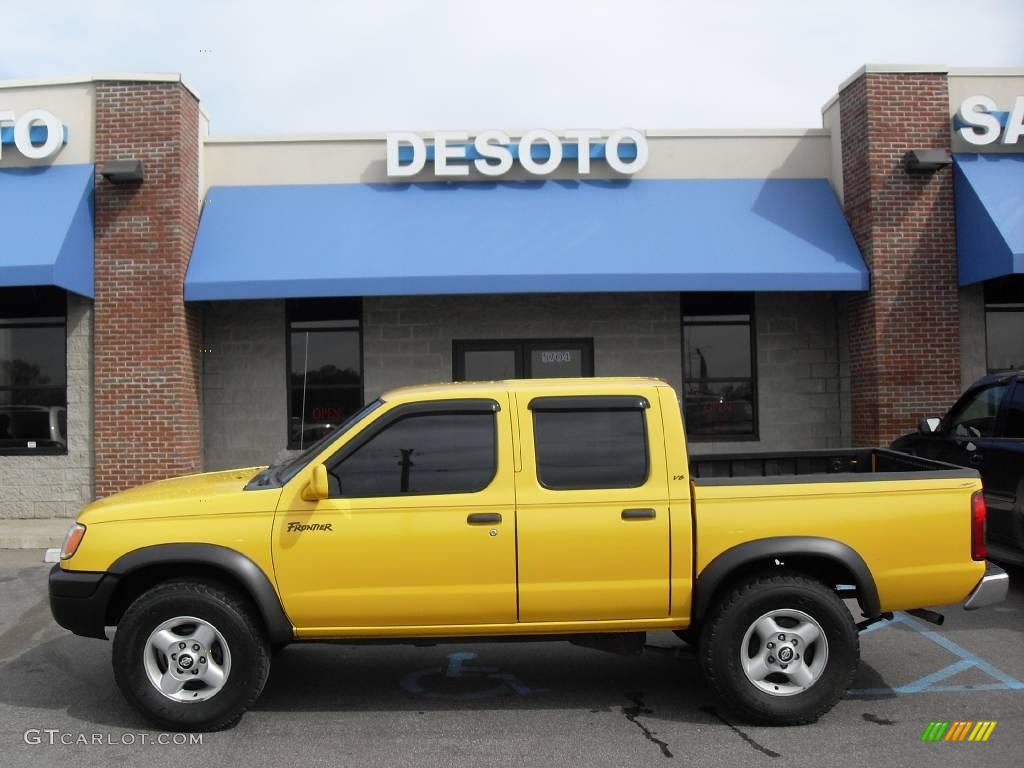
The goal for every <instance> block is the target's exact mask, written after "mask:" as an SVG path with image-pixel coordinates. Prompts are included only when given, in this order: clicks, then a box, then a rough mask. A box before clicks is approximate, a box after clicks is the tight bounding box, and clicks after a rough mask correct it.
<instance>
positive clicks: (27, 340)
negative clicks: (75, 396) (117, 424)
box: [0, 287, 67, 453]
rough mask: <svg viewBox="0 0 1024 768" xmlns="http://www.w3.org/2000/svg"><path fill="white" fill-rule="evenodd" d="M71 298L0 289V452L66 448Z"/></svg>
mask: <svg viewBox="0 0 1024 768" xmlns="http://www.w3.org/2000/svg"><path fill="white" fill-rule="evenodd" d="M66 306H67V296H66V294H65V292H64V291H63V290H61V289H59V288H49V287H38V288H0V453H2V452H4V451H5V450H6V451H12V450H13V451H17V452H19V453H20V452H25V451H29V452H30V451H38V450H48V451H50V452H62V451H64V450H66V449H67V352H66V336H67V329H66V320H65V318H66Z"/></svg>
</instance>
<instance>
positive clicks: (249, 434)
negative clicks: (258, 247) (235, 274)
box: [202, 301, 288, 470]
mask: <svg viewBox="0 0 1024 768" xmlns="http://www.w3.org/2000/svg"><path fill="white" fill-rule="evenodd" d="M202 348H203V359H202V362H203V466H204V468H205V469H207V470H215V469H229V468H232V467H245V466H256V465H260V464H266V463H268V462H270V461H272V460H273V459H274V458H275V457H276V455H277V454H278V453H279V452H280V451H281V450H283V449H284V447H285V445H287V434H286V430H287V428H288V404H287V399H286V398H287V388H286V382H287V377H286V372H285V317H284V302H283V301H230V302H210V303H207V304H204V305H203V345H202Z"/></svg>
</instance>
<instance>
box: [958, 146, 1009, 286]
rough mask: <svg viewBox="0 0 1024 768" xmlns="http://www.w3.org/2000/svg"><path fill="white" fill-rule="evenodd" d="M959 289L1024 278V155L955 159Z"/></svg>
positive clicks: (977, 156)
mask: <svg viewBox="0 0 1024 768" xmlns="http://www.w3.org/2000/svg"><path fill="white" fill-rule="evenodd" d="M953 191H954V195H955V196H956V250H957V259H958V261H959V267H960V285H970V284H971V283H977V282H980V281H982V280H988V279H989V278H993V277H1002V276H1003V275H1012V274H1020V273H1024V154H991V155H978V154H963V155H961V154H958V155H954V157H953Z"/></svg>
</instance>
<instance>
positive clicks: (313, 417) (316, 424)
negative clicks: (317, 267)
mask: <svg viewBox="0 0 1024 768" xmlns="http://www.w3.org/2000/svg"><path fill="white" fill-rule="evenodd" d="M361 314H362V310H361V307H360V305H359V303H358V301H353V300H350V299H337V300H335V299H306V300H295V301H290V302H288V318H289V320H288V360H289V371H288V400H289V406H288V413H289V419H288V447H289V448H293V449H303V448H305V447H306V446H308V445H310V444H311V443H314V442H316V441H317V440H319V439H320V438H321V437H322V436H323V435H325V434H327V433H329V432H330V431H331V430H332V429H334V428H335V427H337V426H338V424H341V423H342V422H343V421H345V420H346V419H347V418H348V417H349V416H351V415H352V414H354V413H356V412H357V411H358V410H359V409H360V408H361V407H362V403H363V366H362V352H361V339H360V321H359V318H360V316H361Z"/></svg>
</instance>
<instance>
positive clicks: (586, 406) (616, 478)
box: [530, 397, 649, 490]
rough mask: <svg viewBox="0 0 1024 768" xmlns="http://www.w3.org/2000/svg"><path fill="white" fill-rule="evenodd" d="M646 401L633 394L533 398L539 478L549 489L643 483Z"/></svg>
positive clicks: (576, 488) (636, 484) (634, 485)
mask: <svg viewBox="0 0 1024 768" xmlns="http://www.w3.org/2000/svg"><path fill="white" fill-rule="evenodd" d="M646 406H647V403H646V401H645V400H644V399H643V398H638V397H579V398H574V397H543V398H536V399H534V400H533V401H532V402H531V403H530V409H531V410H532V411H533V433H534V443H535V446H534V450H535V451H536V459H537V479H538V481H539V482H540V484H541V485H543V486H544V487H545V488H549V489H551V490H584V489H598V488H637V487H639V486H641V485H643V484H644V483H645V482H646V481H647V475H648V469H649V457H648V450H647V427H646V421H645V419H646V412H645V408H646Z"/></svg>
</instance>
